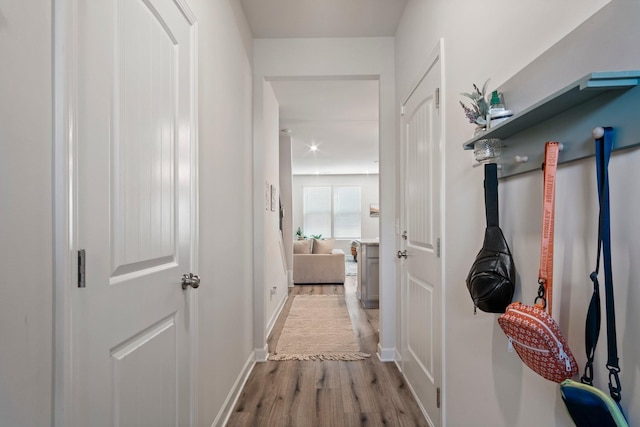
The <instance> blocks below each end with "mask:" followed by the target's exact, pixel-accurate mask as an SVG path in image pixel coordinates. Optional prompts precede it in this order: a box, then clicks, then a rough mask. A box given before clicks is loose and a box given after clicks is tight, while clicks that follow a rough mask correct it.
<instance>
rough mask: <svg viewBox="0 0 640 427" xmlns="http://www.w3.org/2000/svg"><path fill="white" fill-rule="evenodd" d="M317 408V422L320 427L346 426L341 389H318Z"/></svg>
mask: <svg viewBox="0 0 640 427" xmlns="http://www.w3.org/2000/svg"><path fill="white" fill-rule="evenodd" d="M316 408H317V409H316V410H317V412H316V421H317V423H318V424H317V425H318V426H319V427H344V426H345V424H344V409H343V406H342V396H341V393H340V390H339V389H332V388H320V389H317V391H316Z"/></svg>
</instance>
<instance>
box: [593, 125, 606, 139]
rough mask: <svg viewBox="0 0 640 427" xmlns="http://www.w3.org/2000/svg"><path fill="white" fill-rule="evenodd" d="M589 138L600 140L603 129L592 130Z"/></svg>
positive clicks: (599, 127)
mask: <svg viewBox="0 0 640 427" xmlns="http://www.w3.org/2000/svg"><path fill="white" fill-rule="evenodd" d="M591 136H592V137H593V139H600V138H602V137H603V136H604V128H602V126H598V127H595V128H593V130H592V131H591Z"/></svg>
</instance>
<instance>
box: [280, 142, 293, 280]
mask: <svg viewBox="0 0 640 427" xmlns="http://www.w3.org/2000/svg"><path fill="white" fill-rule="evenodd" d="M291 149H292V146H291V136H289V135H286V134H280V195H281V198H282V206H283V208H284V218H283V219H282V235H283V236H284V237H283V238H284V249H285V256H286V261H287V269H288V271H289V273H288V274H289V277H288V283H289V285H293V240H292V239H290V238H288V237H287V236H292V235H293V233H294V231H293V200H292V196H291V191H292V176H291V167H292V164H291V162H292V158H291V153H292V151H291Z"/></svg>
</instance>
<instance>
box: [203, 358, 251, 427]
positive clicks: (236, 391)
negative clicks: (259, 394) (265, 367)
mask: <svg viewBox="0 0 640 427" xmlns="http://www.w3.org/2000/svg"><path fill="white" fill-rule="evenodd" d="M255 364H256V357H255V355H254V354H251V355H250V356H249V358H248V359H247V361H246V362H245V363H244V366H243V367H242V371H241V372H240V375H238V378H236V381H235V382H234V383H233V387H232V388H231V391H230V392H229V394H228V395H227V398H226V399H225V401H224V404H223V405H222V408H221V409H220V412H218V415H217V416H216V418H215V420H213V424H211V427H223V426H225V425H227V423H228V422H229V418H230V417H231V413H232V412H233V408H234V407H235V406H236V403H237V402H238V399H239V398H240V394H241V392H242V389H243V388H244V385H245V384H246V383H247V380H248V379H249V375H250V374H251V371H252V370H253V367H254V366H255Z"/></svg>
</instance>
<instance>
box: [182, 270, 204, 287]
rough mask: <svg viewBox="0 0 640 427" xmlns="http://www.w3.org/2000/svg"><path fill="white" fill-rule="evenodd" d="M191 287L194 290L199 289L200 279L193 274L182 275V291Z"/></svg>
mask: <svg viewBox="0 0 640 427" xmlns="http://www.w3.org/2000/svg"><path fill="white" fill-rule="evenodd" d="M189 286H191V287H192V288H193V289H198V287H199V286H200V277H198V276H196V275H195V274H193V273H189V274H183V275H182V289H187V288H188V287H189Z"/></svg>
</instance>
